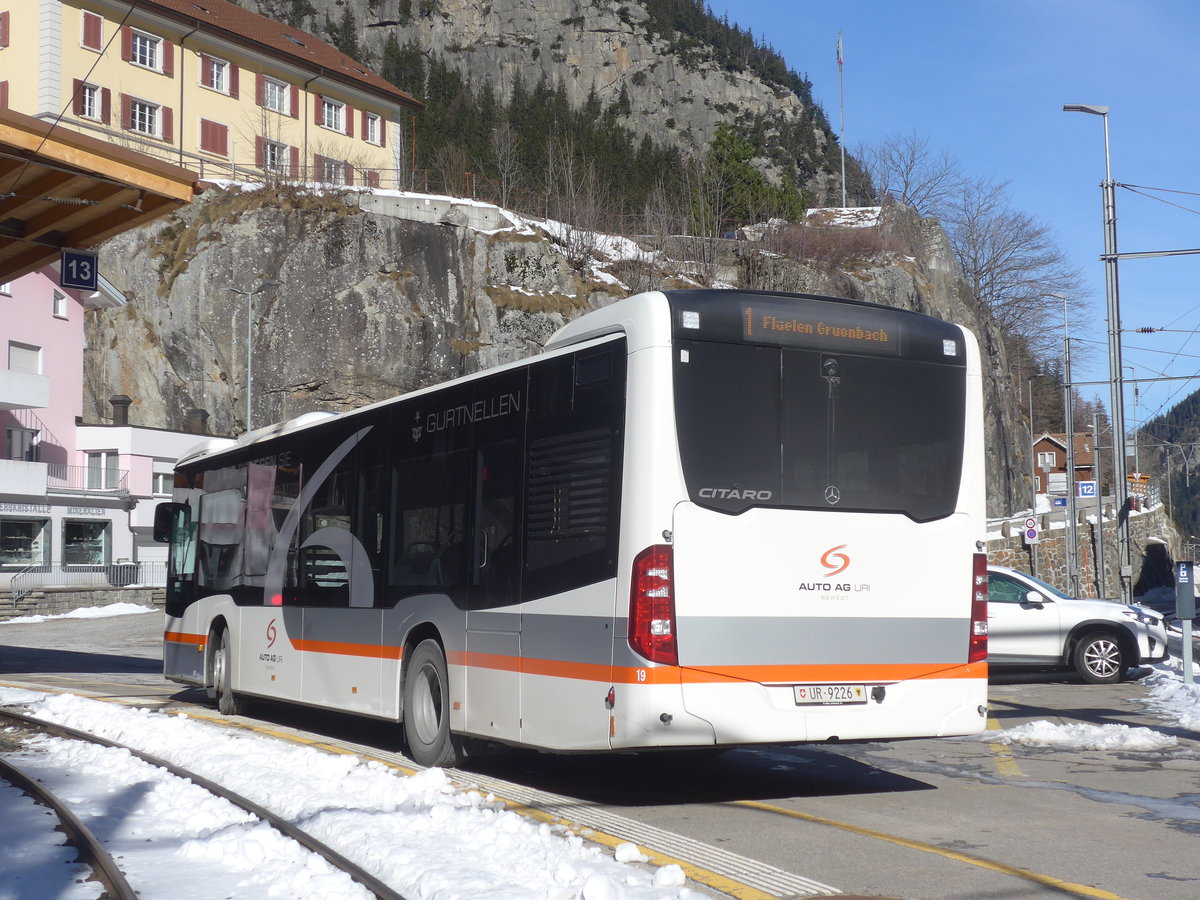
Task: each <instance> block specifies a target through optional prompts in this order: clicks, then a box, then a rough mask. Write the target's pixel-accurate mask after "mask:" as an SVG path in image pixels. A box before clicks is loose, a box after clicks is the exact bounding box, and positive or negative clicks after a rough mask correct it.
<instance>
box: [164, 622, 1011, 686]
mask: <svg viewBox="0 0 1200 900" xmlns="http://www.w3.org/2000/svg"><path fill="white" fill-rule="evenodd" d="M163 639H164V640H165V641H168V642H171V643H176V644H195V645H198V646H203V645H204V644H205V643H206V641H207V637H206V636H205V635H201V634H187V633H185V632H181V631H168V632H165V633H164V634H163ZM291 644H292V647H294V648H295V649H296V650H300V651H303V652H306V653H325V654H329V655H333V656H357V657H365V658H368V659H402V658H403V656H404V648H403V647H397V646H391V645H381V644H352V643H345V642H340V641H315V640H292V641H291ZM447 662H449V663H450V664H451V665H455V666H465V667H469V668H475V669H491V670H493V671H499V672H517V673H521V674H524V675H544V676H547V677H550V678H572V679H577V680H580V681H595V682H609V683H612V684H679V683H681V682H682V683H684V684H721V683H740V682H751V683H754V684H804V683H807V682H815V683H832V684H837V683H843V684H846V683H855V682H862V683H866V684H876V683H893V682H897V681H911V680H920V679H939V680H940V679H958V678H986V677H987V663H964V664H960V665H943V666H942V667H941V668H938V667H937V666H936V665H931V664H928V663H892V664H887V663H884V664H870V663H866V664H859V663H845V664H824V665H778V666H712V667H709V668H695V667H679V666H652V665H646V666H644V667H641V666H609V665H606V664H603V663H579V662H571V661H569V660H559V659H522V658H521V657H519V656H507V655H504V654H499V653H472V652H464V651H452V652H450V653H448V654H447Z"/></svg>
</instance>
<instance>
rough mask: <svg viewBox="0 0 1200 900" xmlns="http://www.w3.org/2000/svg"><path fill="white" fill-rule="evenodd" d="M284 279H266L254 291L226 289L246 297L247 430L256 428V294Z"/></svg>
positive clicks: (277, 284)
mask: <svg viewBox="0 0 1200 900" xmlns="http://www.w3.org/2000/svg"><path fill="white" fill-rule="evenodd" d="M281 284H283V282H282V281H264V282H263V283H262V284H260V285H259V286H258V287H256V288H255V289H254V290H252V291H247V290H245V289H244V288H235V287H226V288H225V290H227V291H230V292H231V293H234V294H241V295H242V296H243V297H245V298H246V430H247V431H253V430H254V332H253V328H254V308H253V299H254V295H255V294H258V293H261V292H262V291H265V290H266V289H267V288H269V287H278V286H279V285H281Z"/></svg>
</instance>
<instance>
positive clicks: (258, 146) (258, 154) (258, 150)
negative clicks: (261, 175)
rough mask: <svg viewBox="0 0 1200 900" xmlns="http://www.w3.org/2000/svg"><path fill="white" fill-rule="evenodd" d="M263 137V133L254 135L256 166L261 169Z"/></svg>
mask: <svg viewBox="0 0 1200 900" xmlns="http://www.w3.org/2000/svg"><path fill="white" fill-rule="evenodd" d="M263 156H264V154H263V139H262V136H261V135H257V134H256V135H255V136H254V168H256V169H261V168H262V167H263Z"/></svg>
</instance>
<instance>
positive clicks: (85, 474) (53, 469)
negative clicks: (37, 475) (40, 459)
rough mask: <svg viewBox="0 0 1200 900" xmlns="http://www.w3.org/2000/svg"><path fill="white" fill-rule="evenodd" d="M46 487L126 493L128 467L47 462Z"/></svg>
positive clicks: (127, 490) (59, 489) (64, 489)
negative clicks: (96, 466)
mask: <svg viewBox="0 0 1200 900" xmlns="http://www.w3.org/2000/svg"><path fill="white" fill-rule="evenodd" d="M46 487H47V488H48V489H50V490H52V491H98V492H101V493H115V494H128V493H129V470H128V469H95V468H92V467H91V466H68V465H63V464H62V463H49V464H47V466H46Z"/></svg>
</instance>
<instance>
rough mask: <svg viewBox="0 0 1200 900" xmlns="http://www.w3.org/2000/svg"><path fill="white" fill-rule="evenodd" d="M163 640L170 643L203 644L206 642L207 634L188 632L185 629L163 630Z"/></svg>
mask: <svg viewBox="0 0 1200 900" xmlns="http://www.w3.org/2000/svg"><path fill="white" fill-rule="evenodd" d="M163 640H164V641H167V642H169V643H172V644H197V645H203V644H206V643H208V637H207V635H203V634H188V633H187V632H185V631H164V632H163Z"/></svg>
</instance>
